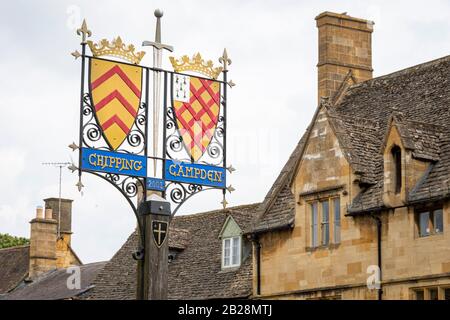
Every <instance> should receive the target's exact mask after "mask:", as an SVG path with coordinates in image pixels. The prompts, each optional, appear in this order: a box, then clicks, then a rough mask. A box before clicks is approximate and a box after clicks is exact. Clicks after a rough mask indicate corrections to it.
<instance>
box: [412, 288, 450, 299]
mask: <svg viewBox="0 0 450 320" xmlns="http://www.w3.org/2000/svg"><path fill="white" fill-rule="evenodd" d="M412 298H413V299H415V300H450V288H449V287H448V286H447V287H430V288H417V289H413V296H412Z"/></svg>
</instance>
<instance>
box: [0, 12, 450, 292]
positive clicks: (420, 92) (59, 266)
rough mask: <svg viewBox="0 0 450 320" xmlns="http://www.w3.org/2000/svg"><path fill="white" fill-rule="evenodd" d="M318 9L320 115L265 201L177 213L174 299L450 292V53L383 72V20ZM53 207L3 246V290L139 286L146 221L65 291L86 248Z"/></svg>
mask: <svg viewBox="0 0 450 320" xmlns="http://www.w3.org/2000/svg"><path fill="white" fill-rule="evenodd" d="M316 22H317V27H318V32H319V37H318V39H319V44H318V45H319V61H318V65H317V67H318V103H317V109H316V112H315V114H314V116H313V118H312V120H311V123H310V125H309V126H308V128H307V130H306V132H305V133H304V135H303V137H302V138H301V140H300V141H299V143H298V145H297V146H296V147H295V149H294V151H293V152H292V154H291V156H290V158H289V159H288V160H287V162H286V164H285V166H284V167H283V169H282V170H281V172H280V174H279V176H278V178H277V179H276V180H275V182H274V183H273V185H272V187H271V188H270V190H269V191H268V193H267V195H266V196H265V198H264V200H263V202H262V203H261V204H252V205H244V206H238V207H232V208H228V209H225V210H217V211H211V212H205V213H198V214H193V215H188V216H176V217H174V219H173V220H172V224H171V226H170V229H169V231H170V232H169V248H170V257H169V261H170V262H169V298H170V299H213V298H241V299H242V298H252V299H385V300H389V299H419V300H423V299H425V300H436V299H447V300H448V299H450V181H449V180H450V125H449V123H450V110H449V109H450V56H446V57H443V58H440V59H437V60H434V61H430V62H426V63H423V64H420V65H417V66H413V67H410V68H407V69H404V70H401V71H397V72H394V73H392V74H388V75H384V76H380V77H377V78H373V77H372V72H373V69H372V48H371V43H372V41H371V36H372V32H373V27H374V24H373V23H372V22H370V21H366V20H363V19H358V18H354V17H351V16H349V15H346V14H336V13H330V12H324V13H322V14H320V15H319V16H317V17H316ZM48 203H49V204H48V205H47V207H53V208H54V206H55V204H54V203H55V202H54V200H53V202H52V201H48ZM50 203H53V205H50ZM55 218H57V217H55V216H53V215H52V213H51V212H48V214H46V215H45V217H44V216H43V214H42V213H38V217H37V218H36V219H34V220H33V221H32V222H31V223H32V234H31V244H30V246H29V247H17V248H11V249H4V250H0V265H2V266H6V267H4V268H3V269H1V270H0V294H2V293H6V292H9V293H8V294H6V295H4V297H6V298H11V299H20V298H30V297H31V298H39V296H40V295H41V296H42V292H48V291H51V292H53V293H54V294H53V295H48V296H46V297H48V298H50V296H51V297H53V298H55V299H56V298H58V299H61V298H78V299H134V298H135V291H136V261H134V260H132V258H131V254H132V252H133V251H134V250H135V249H136V248H137V243H138V239H137V234H136V233H133V234H132V235H131V236H130V237H129V239H128V240H127V241H126V243H125V244H124V245H123V247H122V248H121V249H120V250H119V251H118V252H117V253H116V254H115V255H114V257H113V258H112V259H111V260H110V261H109V262H107V263H99V264H96V265H95V264H94V265H91V266H89V265H86V266H84V268H85V269H86V270H87V271H86V275H87V276H86V279H87V280H86V282H85V283H84V284H83V289H82V290H80V291H77V292H75V293H73V294H72V295H71V296H70V295H69V296H68V294H67V292H65V291H64V290H62V291H58V290H59V289H60V287H59V286H58V285H57V284H58V283H61V281H62V280H61V272H62V271H61V270H64V267H67V266H68V265H71V264H75V265H77V264H81V262H80V261H79V259H78V258H76V255H75V254H74V253H73V250H71V248H70V235H71V230H70V227H68V228H65V227H64V225H65V224H64V223H63V224H61V226H62V228H61V230H60V231H61V237H57V236H56V234H57V229H56V222H55V221H57V219H55ZM33 235H39V237H38V239H40V240H33ZM37 243H40V244H41V245H42V246H41V245H40V246H37V247H34V245H35V244H37ZM55 244H57V245H56V246H55ZM36 277H37V278H36ZM50 277H54V278H51V279H60V280H58V281H59V282H58V281H56V280H54V281H52V280H51V279H50ZM28 278H31V279H33V278H35V279H39V281H38V280H35V281H34V282H31V285H30V283H29V281H27V279H28ZM27 282H28V283H27ZM39 283H41V285H39ZM50 283H51V285H50ZM49 288H50V289H49ZM57 288H59V289H57Z"/></svg>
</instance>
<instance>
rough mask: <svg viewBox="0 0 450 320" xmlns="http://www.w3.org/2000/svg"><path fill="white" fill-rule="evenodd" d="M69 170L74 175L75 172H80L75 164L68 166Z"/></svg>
mask: <svg viewBox="0 0 450 320" xmlns="http://www.w3.org/2000/svg"><path fill="white" fill-rule="evenodd" d="M67 169H69V170H70V171H72V173H74V172H75V171H77V170H78V168H77V166H76V165H75V164H73V163H72V164H71V165H70V166H68V167H67Z"/></svg>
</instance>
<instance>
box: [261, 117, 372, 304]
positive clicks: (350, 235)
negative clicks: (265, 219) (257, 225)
mask: <svg viewBox="0 0 450 320" xmlns="http://www.w3.org/2000/svg"><path fill="white" fill-rule="evenodd" d="M353 178H354V177H353V174H352V172H351V169H350V166H349V164H348V162H347V160H346V159H345V156H344V154H343V151H342V150H341V148H340V147H339V143H338V140H337V138H336V136H335V134H334V132H333V130H332V128H331V126H330V123H329V121H328V119H327V116H326V113H325V112H324V111H323V110H322V111H321V112H320V113H319V115H318V117H317V120H316V123H315V124H314V127H313V128H312V131H311V136H310V138H309V141H308V142H307V146H306V149H305V153H304V155H303V159H302V161H301V162H300V165H299V168H298V169H297V174H296V177H295V180H294V185H293V188H292V191H293V193H294V195H295V199H296V201H297V204H296V216H295V227H294V228H293V230H292V231H279V232H271V233H268V234H265V235H263V236H262V238H261V243H262V264H261V274H262V276H261V294H262V295H263V296H276V295H277V294H285V293H287V294H289V293H292V294H291V295H289V297H291V298H292V297H295V298H317V297H320V296H322V293H321V291H320V290H319V289H326V290H328V291H329V290H330V288H334V287H340V289H336V290H337V291H336V290H334V291H333V292H328V293H327V294H326V295H327V296H333V295H336V294H338V292H341V293H340V295H341V296H342V298H349V299H350V298H354V299H357V298H358V299H359V298H361V299H371V298H375V297H376V292H373V291H372V292H370V291H368V290H367V289H366V279H367V276H368V274H367V268H368V266H370V265H376V264H377V254H376V252H377V251H376V225H375V222H374V221H373V219H372V218H370V217H361V218H356V219H355V218H352V217H346V216H345V213H346V207H347V204H348V203H349V201H350V198H351V197H352V196H354V195H355V194H356V193H357V192H358V188H357V187H356V186H355V185H353V184H352V181H353ZM333 188H335V189H333ZM302 195H303V196H302ZM328 197H340V211H341V241H340V243H339V244H336V243H334V241H333V238H334V237H333V235H334V230H333V228H332V227H331V229H330V244H329V245H328V246H326V247H320V246H319V247H318V248H312V247H311V210H310V202H312V201H316V200H321V199H325V198H328ZM330 216H331V214H330ZM333 222H334V220H333V217H330V226H332V225H333ZM319 230H320V229H319ZM349 286H350V287H355V289H354V291H352V290H350V291H349V288H348V287H349ZM309 290H311V291H314V292H313V293H310V292H308V291H309ZM295 291H302V292H304V293H301V294H300V293H297V294H294V295H293V292H295ZM344 292H345V293H344Z"/></svg>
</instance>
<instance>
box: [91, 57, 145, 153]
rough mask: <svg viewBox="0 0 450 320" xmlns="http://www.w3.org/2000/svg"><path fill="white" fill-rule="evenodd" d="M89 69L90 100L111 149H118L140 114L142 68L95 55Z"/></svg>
mask: <svg viewBox="0 0 450 320" xmlns="http://www.w3.org/2000/svg"><path fill="white" fill-rule="evenodd" d="M89 72H90V73H89V77H90V81H89V82H90V83H89V87H90V92H91V99H92V104H93V107H94V112H95V116H96V119H97V122H98V125H99V126H100V127H101V129H102V133H103V137H104V138H105V140H106V142H107V143H108V145H109V146H110V148H111V149H112V150H117V149H118V148H119V147H120V145H121V144H122V143H123V142H124V140H125V139H126V138H127V136H128V134H129V133H130V131H131V128H132V127H133V124H134V122H135V120H136V117H137V115H138V109H139V104H140V102H141V91H142V68H141V67H139V66H132V65H127V64H123V63H120V62H112V61H106V60H101V59H95V58H92V59H91V60H90V70H89Z"/></svg>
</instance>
